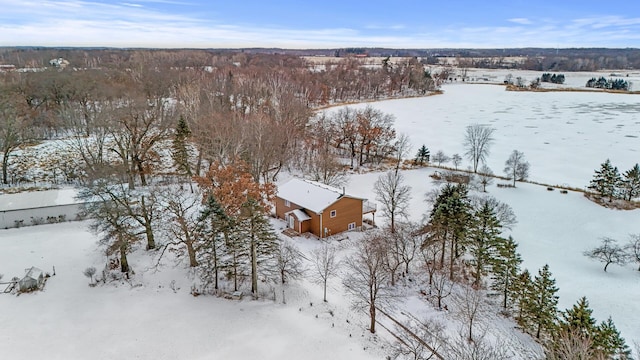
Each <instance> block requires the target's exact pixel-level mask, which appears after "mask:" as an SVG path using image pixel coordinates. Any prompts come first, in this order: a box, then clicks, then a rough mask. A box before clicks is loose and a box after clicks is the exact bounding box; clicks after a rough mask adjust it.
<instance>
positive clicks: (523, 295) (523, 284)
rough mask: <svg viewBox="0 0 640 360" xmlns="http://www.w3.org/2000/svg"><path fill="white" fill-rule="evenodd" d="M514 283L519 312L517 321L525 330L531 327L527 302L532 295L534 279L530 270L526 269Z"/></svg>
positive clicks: (514, 293)
mask: <svg viewBox="0 0 640 360" xmlns="http://www.w3.org/2000/svg"><path fill="white" fill-rule="evenodd" d="M515 280H516V281H515V282H514V283H513V292H512V296H513V301H514V303H515V304H516V307H517V310H518V313H517V315H516V322H517V323H518V325H520V327H522V329H523V330H526V329H527V328H528V327H529V319H528V318H527V302H528V301H529V299H530V298H531V296H532V291H533V281H532V280H531V274H530V273H529V270H527V269H524V270H523V271H522V272H521V273H520V274H518V276H517V277H516V279H515Z"/></svg>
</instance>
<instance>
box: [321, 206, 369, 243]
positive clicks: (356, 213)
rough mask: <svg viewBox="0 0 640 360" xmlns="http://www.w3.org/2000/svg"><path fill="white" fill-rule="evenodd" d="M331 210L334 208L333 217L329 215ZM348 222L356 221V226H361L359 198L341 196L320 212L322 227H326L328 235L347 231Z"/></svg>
mask: <svg viewBox="0 0 640 360" xmlns="http://www.w3.org/2000/svg"><path fill="white" fill-rule="evenodd" d="M332 210H336V217H334V218H332V217H331V211H332ZM350 223H356V228H359V227H361V226H362V200H361V199H352V198H342V199H340V200H338V201H336V202H335V203H333V204H332V205H331V206H329V207H328V208H326V209H325V210H324V211H323V212H322V227H323V228H327V230H328V231H329V232H328V234H329V235H335V234H338V233H341V232H343V231H347V230H348V226H349V224H350ZM322 237H324V235H323V236H322Z"/></svg>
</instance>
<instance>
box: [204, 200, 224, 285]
mask: <svg viewBox="0 0 640 360" xmlns="http://www.w3.org/2000/svg"><path fill="white" fill-rule="evenodd" d="M199 221H200V223H201V224H203V229H202V235H203V236H202V237H201V238H200V243H201V244H200V249H201V259H199V263H200V264H201V266H200V267H201V271H202V273H203V276H202V277H203V279H204V280H205V284H208V283H211V281H213V288H214V289H215V290H218V279H219V270H220V268H221V267H222V265H223V262H222V259H223V258H224V255H225V251H224V247H223V244H224V242H225V240H227V239H229V232H230V229H231V227H232V226H231V219H230V218H229V217H228V216H227V214H226V213H225V212H224V209H223V208H222V206H221V205H220V203H219V202H218V201H217V200H216V199H215V197H213V196H212V195H211V194H210V195H209V196H208V197H207V200H206V203H205V204H204V208H203V209H202V211H201V212H200V217H199Z"/></svg>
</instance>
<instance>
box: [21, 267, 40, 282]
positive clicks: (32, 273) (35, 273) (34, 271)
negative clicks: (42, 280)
mask: <svg viewBox="0 0 640 360" xmlns="http://www.w3.org/2000/svg"><path fill="white" fill-rule="evenodd" d="M25 271H26V274H25V275H24V277H25V278H27V277H30V278H33V279H37V278H39V277H40V276H42V270H40V269H38V268H37V267H35V266H32V267H31V268H29V269H25Z"/></svg>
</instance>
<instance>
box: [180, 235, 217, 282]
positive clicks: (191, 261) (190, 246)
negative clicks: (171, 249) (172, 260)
mask: <svg viewBox="0 0 640 360" xmlns="http://www.w3.org/2000/svg"><path fill="white" fill-rule="evenodd" d="M185 245H187V253H188V254H189V266H190V267H192V268H194V267H196V266H198V260H197V259H196V250H195V249H194V248H193V242H192V241H186V242H185ZM216 280H217V278H216Z"/></svg>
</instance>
